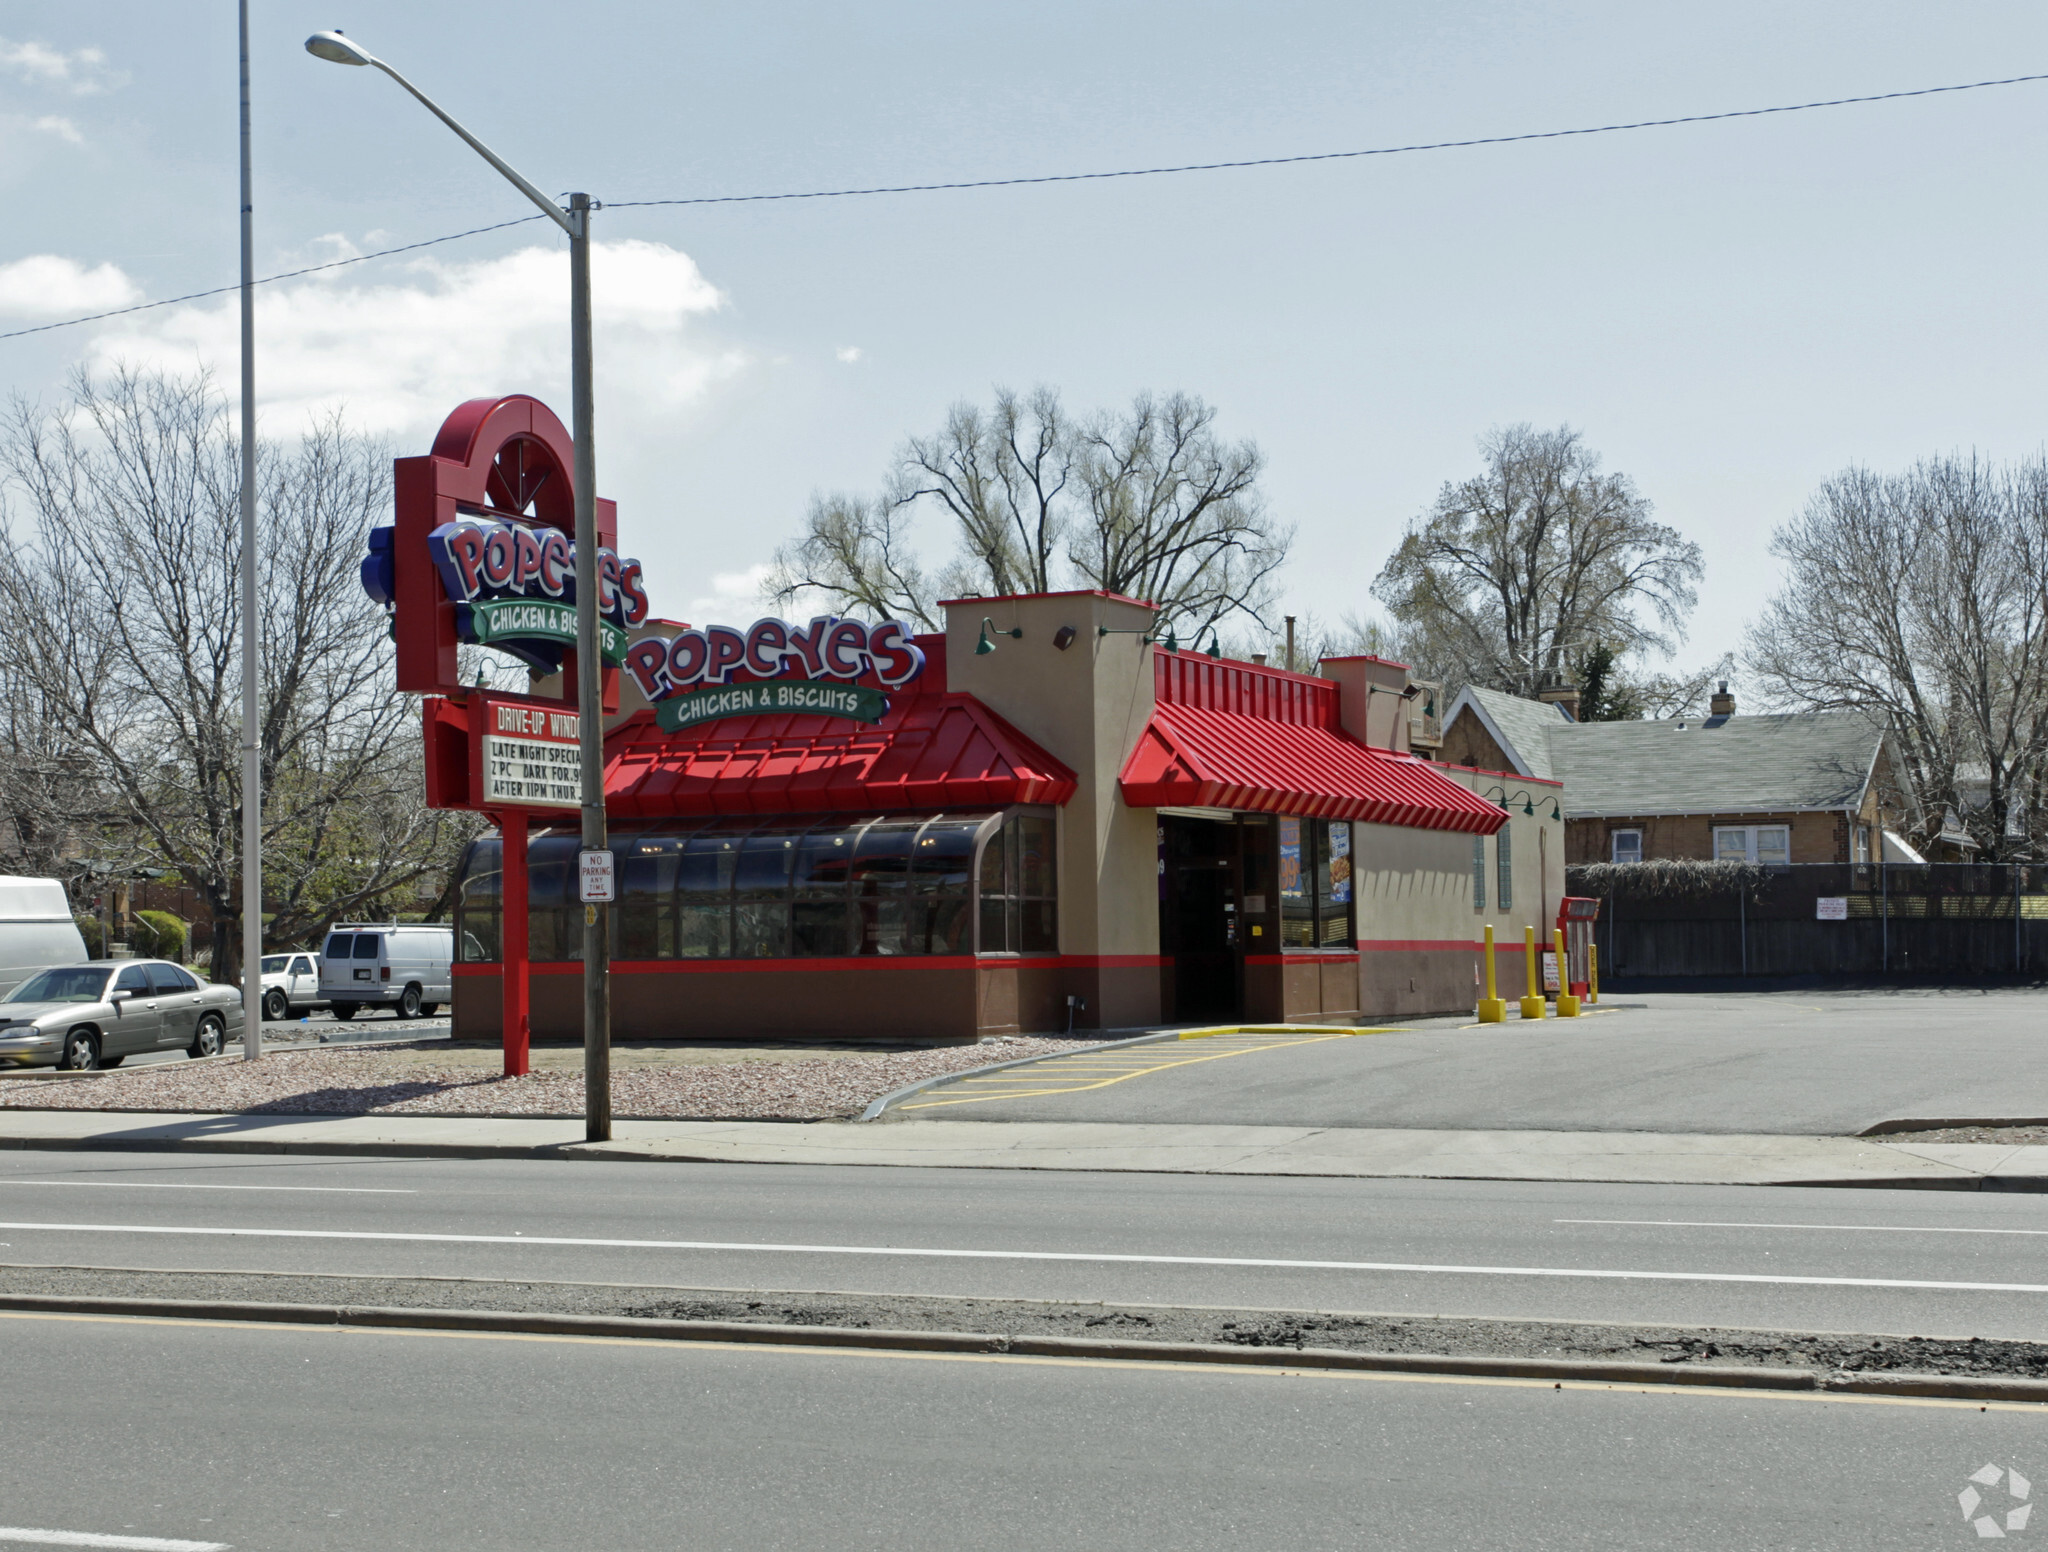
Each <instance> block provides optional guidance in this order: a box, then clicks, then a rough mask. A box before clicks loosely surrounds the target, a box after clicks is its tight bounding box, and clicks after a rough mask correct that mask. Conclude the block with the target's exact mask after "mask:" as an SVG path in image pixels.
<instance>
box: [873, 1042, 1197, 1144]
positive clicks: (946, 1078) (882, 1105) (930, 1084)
mask: <svg viewBox="0 0 2048 1552" xmlns="http://www.w3.org/2000/svg"><path fill="white" fill-rule="evenodd" d="M1179 1038H1180V1031H1179V1030H1177V1029H1169V1030H1165V1031H1163V1032H1160V1033H1156V1034H1149V1035H1133V1036H1132V1037H1131V1038H1130V1039H1128V1040H1105V1041H1103V1042H1102V1043H1101V1044H1100V1045H1077V1046H1075V1047H1074V1049H1073V1050H1071V1051H1048V1052H1046V1053H1045V1054H1044V1055H1043V1056H1020V1057H1018V1058H1017V1059H1016V1060H1015V1061H1013V1062H990V1063H989V1064H988V1065H987V1066H986V1067H965V1068H962V1069H961V1070H960V1071H959V1072H942V1073H940V1074H939V1075H938V1076H937V1077H936V1078H920V1079H918V1081H917V1082H915V1083H912V1084H909V1085H907V1086H905V1087H903V1088H900V1089H897V1090H896V1091H895V1092H894V1093H891V1094H884V1095H883V1096H882V1097H881V1098H880V1099H877V1100H875V1101H873V1102H872V1103H870V1104H869V1106H868V1107H867V1109H865V1110H863V1111H862V1112H861V1113H860V1114H859V1115H857V1116H855V1117H854V1121H855V1123H856V1124H858V1123H859V1122H862V1121H879V1120H880V1119H881V1118H882V1112H883V1111H885V1110H887V1109H888V1108H889V1107H890V1106H891V1105H893V1104H895V1103H896V1102H897V1101H898V1100H900V1099H908V1098H910V1096H911V1095H913V1094H922V1093H923V1092H924V1091H925V1090H926V1089H931V1088H937V1087H938V1086H939V1085H940V1084H941V1083H952V1082H955V1081H957V1080H959V1079H961V1078H978V1077H980V1076H981V1074H983V1073H985V1072H1004V1071H1007V1070H1008V1069H1010V1068H1012V1067H1029V1066H1031V1065H1033V1064H1034V1063H1037V1062H1056V1061H1060V1060H1062V1059H1063V1058H1065V1057H1069V1056H1085V1055H1087V1054H1088V1052H1090V1051H1114V1050H1117V1049H1119V1048H1121V1047H1123V1046H1127V1045H1156V1044H1158V1043H1159V1042H1161V1041H1165V1040H1178V1039H1179Z"/></svg>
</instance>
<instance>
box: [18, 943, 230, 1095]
mask: <svg viewBox="0 0 2048 1552" xmlns="http://www.w3.org/2000/svg"><path fill="white" fill-rule="evenodd" d="M241 1029H242V996H241V992H240V991H239V990H238V989H237V988H235V987H232V986H213V985H209V984H208V983H207V982H205V981H202V980H200V979H199V978H198V977H197V976H195V975H193V974H192V972H191V971H189V970H187V969H186V968H185V967H184V966H182V965H174V964H171V963H170V962H169V961H167V960H162V959H121V960H108V959H95V960H92V961H90V962H89V963H87V964H82V965H53V966H51V967H50V968H49V969H47V970H38V971H37V972H36V973H35V974H34V975H32V976H30V977H29V978H28V979H27V980H25V981H23V982H22V983H21V984H20V985H19V986H17V987H15V988H14V990H13V991H11V992H9V993H8V994H7V996H6V998H5V999H4V1000H0V1066H9V1067H48V1066H52V1065H54V1066H58V1067H69V1068H74V1069H87V1070H89V1069H91V1068H94V1067H118V1066H120V1065H121V1063H122V1062H124V1061H126V1060H127V1059H128V1058H129V1057H131V1056H139V1055H141V1054H142V1053H143V1052H145V1051H183V1052H184V1053H185V1054H186V1055H188V1056H218V1055H220V1053H221V1050H222V1048H223V1047H224V1046H226V1044H227V1042H228V1037H229V1036H230V1035H233V1034H239V1033H240V1032H241Z"/></svg>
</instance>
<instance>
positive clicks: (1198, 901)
mask: <svg viewBox="0 0 2048 1552" xmlns="http://www.w3.org/2000/svg"><path fill="white" fill-rule="evenodd" d="M1237 851H1238V846H1237V826H1236V825H1234V824H1226V823H1221V822H1219V821H1216V820H1213V819H1193V818H1186V817H1183V816H1181V815H1178V814H1170V815H1169V814H1162V815H1161V816H1160V818H1159V942H1160V950H1161V952H1162V953H1164V954H1165V955H1166V956H1167V957H1168V958H1169V959H1171V960H1172V962H1173V980H1172V992H1173V1005H1172V1007H1171V1008H1170V1009H1169V1010H1168V1017H1169V1018H1170V1019H1171V1020H1172V1021H1173V1022H1175V1023H1182V1024H1185V1023H1190V1022H1195V1021H1198V1020H1206V1019H1216V1020H1223V1019H1236V1018H1241V1017H1242V1016H1243V1010H1244V943H1243V939H1242V934H1243V931H1244V927H1243V924H1242V922H1241V921H1240V916H1241V914H1242V913H1241V912H1240V910H1239V905H1240V901H1239V898H1238V876H1237V875H1238V856H1237Z"/></svg>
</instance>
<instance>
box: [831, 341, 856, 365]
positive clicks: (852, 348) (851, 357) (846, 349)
mask: <svg viewBox="0 0 2048 1552" xmlns="http://www.w3.org/2000/svg"><path fill="white" fill-rule="evenodd" d="M832 354H833V355H834V356H836V357H837V358H838V359H839V360H841V361H844V362H845V363H846V364H847V365H848V366H852V365H853V364H854V362H856V361H858V360H859V359H860V357H861V348H860V346H858V345H842V346H840V347H839V349H837V350H835V351H833V352H832Z"/></svg>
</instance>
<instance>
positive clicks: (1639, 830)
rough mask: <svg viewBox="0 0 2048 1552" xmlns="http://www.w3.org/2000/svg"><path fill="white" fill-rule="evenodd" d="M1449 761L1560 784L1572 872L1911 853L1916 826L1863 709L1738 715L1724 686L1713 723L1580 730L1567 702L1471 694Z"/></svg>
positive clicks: (1879, 733)
mask: <svg viewBox="0 0 2048 1552" xmlns="http://www.w3.org/2000/svg"><path fill="white" fill-rule="evenodd" d="M1440 758H1441V759H1443V760H1444V761H1445V762H1446V763H1448V764H1455V765H1463V766H1469V767H1478V768H1480V769H1490V770H1496V771H1499V772H1501V773H1503V774H1504V775H1510V776H1516V777H1521V778H1525V779H1532V780H1539V781H1556V782H1560V783H1562V786H1563V796H1562V804H1563V808H1564V816H1565V860H1566V862H1567V863H1581V862H1629V861H1636V860H1640V859H1644V858H1698V859H1707V858H1714V857H1722V858H1737V859H1743V860H1747V861H1751V862H1763V863H1772V862H1835V863H1846V862H1868V861H1873V860H1876V859H1877V857H1878V855H1879V848H1881V847H1882V848H1883V849H1884V852H1885V855H1886V856H1887V858H1888V859H1889V860H1895V861H1897V860H1906V856H1910V853H1908V854H1906V856H1900V855H1899V854H1898V852H1897V847H1898V846H1899V845H1903V843H1897V842H1895V839H1894V837H1892V836H1890V835H1888V834H1887V833H1886V832H1887V831H1893V830H1898V829H1901V828H1904V821H1905V819H1906V818H1907V811H1906V809H1905V807H1904V803H1903V800H1902V799H1901V798H1900V796H1899V784H1898V783H1897V782H1895V781H1894V780H1893V778H1892V772H1893V770H1894V769H1895V768H1896V763H1897V753H1896V750H1895V749H1894V747H1893V745H1892V740H1891V735H1890V734H1889V733H1888V732H1887V731H1886V729H1885V726H1884V724H1883V722H1882V721H1880V720H1878V719H1877V718H1874V717H1871V716H1868V715H1866V714H1865V713H1863V712H1859V711H1804V712H1781V713H1769V714H1765V715H1762V716H1738V715H1737V714H1736V711H1735V699H1734V697H1733V696H1731V695H1729V694H1728V693H1727V690H1726V687H1725V686H1723V688H1722V692H1721V693H1720V694H1718V695H1716V696H1715V697H1714V700H1713V705H1712V710H1711V713H1710V714H1709V715H1707V716H1704V717H1697V716H1695V717H1674V718H1669V719H1666V720H1662V721H1655V722H1648V721H1644V722H1579V721H1575V720H1574V719H1573V717H1572V715H1571V712H1570V710H1569V709H1568V707H1567V706H1566V705H1561V704H1555V703H1551V702H1544V701H1531V700H1524V699H1522V698H1521V697H1520V696H1515V695H1508V694H1505V693H1503V692H1501V691H1498V690H1483V689H1476V688H1469V687H1468V688H1467V689H1465V690H1462V691H1460V692H1459V694H1458V697H1457V699H1456V700H1455V701H1453V702H1452V703H1451V707H1450V711H1449V714H1448V715H1447V716H1446V717H1445V719H1444V744H1443V749H1442V752H1441V755H1440ZM1914 860H1917V859H1914Z"/></svg>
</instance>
